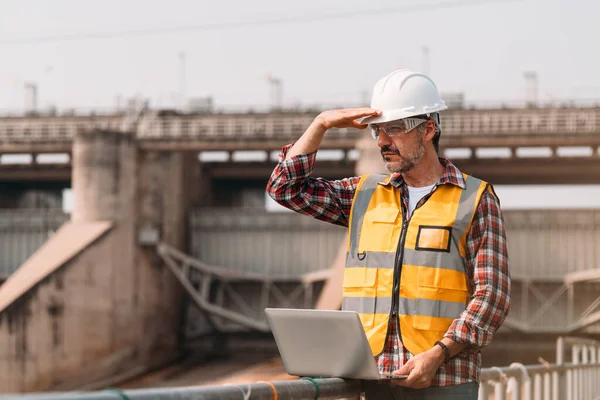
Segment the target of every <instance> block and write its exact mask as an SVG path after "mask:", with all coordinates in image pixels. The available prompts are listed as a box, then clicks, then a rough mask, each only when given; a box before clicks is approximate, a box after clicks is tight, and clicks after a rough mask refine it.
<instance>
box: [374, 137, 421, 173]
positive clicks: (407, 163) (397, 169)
mask: <svg viewBox="0 0 600 400" xmlns="http://www.w3.org/2000/svg"><path fill="white" fill-rule="evenodd" d="M418 145H419V146H418V148H417V149H416V150H415V151H414V152H413V153H412V154H409V155H408V156H407V157H404V156H402V155H400V161H396V162H387V161H385V160H384V162H385V168H386V169H387V170H388V171H389V172H391V173H401V174H405V173H407V172H408V171H410V170H411V169H413V168H414V167H415V166H416V165H417V164H418V163H419V162H420V161H421V159H422V158H423V155H424V154H425V145H424V143H423V141H422V140H419V143H418Z"/></svg>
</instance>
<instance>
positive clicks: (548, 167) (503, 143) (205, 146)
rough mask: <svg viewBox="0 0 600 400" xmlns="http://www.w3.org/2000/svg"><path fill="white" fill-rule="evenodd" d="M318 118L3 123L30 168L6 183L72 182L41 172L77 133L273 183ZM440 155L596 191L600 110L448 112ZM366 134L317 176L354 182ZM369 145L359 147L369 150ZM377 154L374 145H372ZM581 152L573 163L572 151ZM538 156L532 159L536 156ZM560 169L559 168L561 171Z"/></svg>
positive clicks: (3, 175)
mask: <svg viewBox="0 0 600 400" xmlns="http://www.w3.org/2000/svg"><path fill="white" fill-rule="evenodd" d="M315 116H316V113H315V112H312V113H309V112H306V113H293V112H282V113H260V114H253V113H248V114H207V115H175V114H174V113H168V112H164V111H163V112H159V111H147V112H144V113H141V114H139V115H124V114H122V115H97V116H73V117H69V116H65V117H61V116H57V117H43V116H41V117H20V118H19V117H16V118H15V117H13V118H0V154H4V155H6V154H11V153H21V154H23V153H25V154H31V160H32V162H31V163H29V164H26V165H0V180H2V181H15V180H20V181H22V180H33V181H40V180H41V181H48V180H49V181H53V180H54V181H61V180H62V181H68V180H69V179H70V175H71V166H70V164H69V163H68V162H67V163H66V164H43V165H40V164H39V163H36V160H37V159H38V157H39V155H40V154H44V153H71V149H72V142H73V137H74V135H75V134H76V133H77V132H81V131H86V130H91V129H100V130H105V131H112V132H122V133H123V134H125V135H130V136H134V137H135V138H136V141H137V142H138V146H139V148H140V149H141V150H145V151H157V152H173V151H174V152H196V153H198V152H207V151H226V152H230V153H233V154H235V153H237V152H240V151H244V152H246V151H262V152H265V154H266V156H265V157H262V160H264V161H263V162H247V163H242V164H239V163H238V164H237V166H238V167H239V168H237V169H236V171H235V173H236V174H238V173H240V172H241V173H242V174H243V177H245V178H263V177H265V176H268V174H269V172H270V169H271V168H272V166H273V162H272V161H273V160H272V159H270V158H269V155H268V152H270V151H273V150H278V149H280V148H281V146H282V145H284V144H286V143H290V142H292V141H294V140H296V139H297V138H298V137H299V136H300V135H301V134H302V133H303V132H304V130H305V129H306V127H307V126H308V125H309V124H310V122H311V121H312V120H313V119H314V117H315ZM442 127H443V135H442V138H441V143H440V145H441V148H442V151H443V152H444V154H445V155H446V156H449V157H450V158H452V159H453V160H455V161H456V163H457V165H458V166H459V167H460V168H462V169H464V170H468V171H469V172H471V173H472V174H474V175H477V176H480V177H482V178H484V179H487V180H489V181H491V182H493V183H496V184H500V183H514V184H519V183H531V182H533V181H535V182H537V183H593V182H598V181H600V157H599V149H598V147H599V146H600V107H593V108H531V109H489V110H486V109H476V110H449V111H447V112H445V113H444V114H443V117H442ZM365 136H368V133H366V132H364V131H359V130H356V129H338V130H335V131H332V132H330V133H329V134H328V135H327V136H326V137H325V140H324V142H323V146H322V149H334V150H341V151H342V152H343V154H344V155H343V156H342V157H341V158H340V159H338V160H336V161H325V162H324V163H321V164H320V165H319V166H318V169H317V170H316V171H315V173H316V174H319V175H321V176H324V177H339V176H344V175H348V174H352V173H353V171H354V169H355V162H356V159H357V157H353V156H352V155H351V152H352V151H354V150H355V149H357V148H361V145H359V142H360V139H361V138H364V137H365ZM364 147H365V145H363V146H362V148H364ZM372 147H374V146H372ZM574 148H575V150H577V151H578V154H577V156H573V155H572V152H571V150H573V149H574ZM532 149H534V151H532ZM557 163H560V165H561V168H555V166H556V165H557ZM205 167H206V169H207V171H206V173H207V174H208V175H209V176H212V177H214V178H216V179H219V178H228V177H229V176H228V175H230V174H231V173H232V169H231V165H230V164H227V163H225V164H223V163H220V164H215V165H211V164H210V163H205Z"/></svg>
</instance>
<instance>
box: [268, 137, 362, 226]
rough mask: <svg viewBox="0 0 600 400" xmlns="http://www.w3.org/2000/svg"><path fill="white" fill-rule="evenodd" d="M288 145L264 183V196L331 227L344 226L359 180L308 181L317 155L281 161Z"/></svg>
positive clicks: (314, 179) (319, 179) (355, 178)
mask: <svg viewBox="0 0 600 400" xmlns="http://www.w3.org/2000/svg"><path fill="white" fill-rule="evenodd" d="M291 146H292V145H291V144H290V145H287V146H285V147H283V150H282V151H281V153H280V155H279V162H278V163H277V166H276V167H275V169H274V171H273V173H272V174H271V177H270V178H269V181H268V183H267V193H269V196H271V198H272V199H273V200H275V201H276V202H277V203H279V204H281V205H282V206H284V207H286V208H289V209H290V210H293V211H296V212H298V213H300V214H304V215H310V216H312V217H315V218H317V219H320V220H322V221H326V222H330V223H332V224H336V225H341V226H345V227H347V226H348V221H349V219H350V209H351V208H352V200H353V199H354V193H355V192H356V187H357V186H358V183H359V182H360V177H352V178H345V179H341V180H326V179H322V178H312V177H311V176H310V174H311V173H312V170H313V167H314V163H315V159H316V155H317V153H316V152H314V153H310V154H300V155H297V156H294V157H290V158H289V159H287V160H286V159H285V157H286V154H287V152H288V150H289V149H290V147H291Z"/></svg>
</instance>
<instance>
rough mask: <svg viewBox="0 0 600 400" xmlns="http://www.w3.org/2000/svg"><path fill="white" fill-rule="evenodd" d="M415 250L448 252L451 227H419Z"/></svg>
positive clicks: (450, 240)
mask: <svg viewBox="0 0 600 400" xmlns="http://www.w3.org/2000/svg"><path fill="white" fill-rule="evenodd" d="M416 241H417V243H416V246H415V249H416V250H428V251H441V252H444V253H449V252H450V244H451V243H452V227H450V226H429V225H419V231H418V233H417V240H416Z"/></svg>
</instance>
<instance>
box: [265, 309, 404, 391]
mask: <svg viewBox="0 0 600 400" xmlns="http://www.w3.org/2000/svg"><path fill="white" fill-rule="evenodd" d="M265 314H266V315H267V322H268V323H269V326H270V327H271V330H272V332H273V336H274V337H275V342H276V343H277V348H278V349H279V353H280V354H281V358H282V359H283V365H284V367H285V370H286V372H287V373H288V374H290V375H295V376H306V377H317V376H322V377H335V378H348V379H364V380H382V379H386V380H387V379H403V378H406V377H407V375H403V376H398V375H381V374H380V373H379V370H378V368H377V365H376V364H375V358H374V357H373V353H372V352H371V347H370V346H369V342H368V341H367V337H366V335H365V332H364V330H363V328H362V325H361V323H360V318H359V317H358V314H357V313H356V312H354V311H327V310H301V309H287V308H266V309H265Z"/></svg>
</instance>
